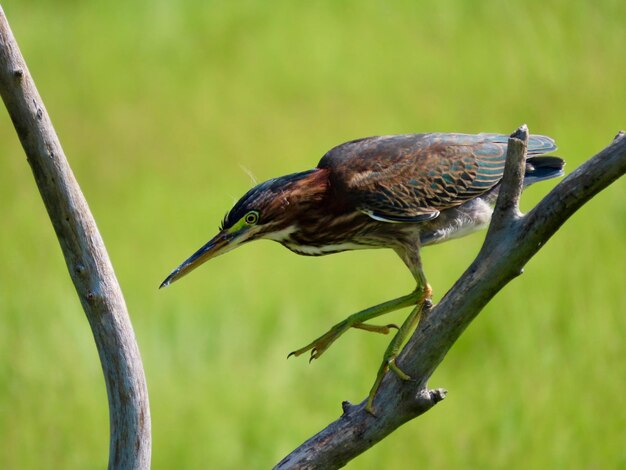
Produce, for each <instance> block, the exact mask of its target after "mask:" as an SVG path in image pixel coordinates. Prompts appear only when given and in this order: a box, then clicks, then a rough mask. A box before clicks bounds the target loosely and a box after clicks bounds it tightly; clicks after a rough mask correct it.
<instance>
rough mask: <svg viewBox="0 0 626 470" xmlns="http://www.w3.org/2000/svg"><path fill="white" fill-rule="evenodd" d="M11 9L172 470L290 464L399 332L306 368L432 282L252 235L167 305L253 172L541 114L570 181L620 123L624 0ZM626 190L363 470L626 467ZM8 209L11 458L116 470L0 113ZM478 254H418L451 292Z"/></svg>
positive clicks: (611, 197)
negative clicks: (84, 207)
mask: <svg viewBox="0 0 626 470" xmlns="http://www.w3.org/2000/svg"><path fill="white" fill-rule="evenodd" d="M2 5H3V7H4V9H5V12H6V14H7V15H8V17H9V21H10V23H11V25H12V28H13V30H14V33H15V35H16V36H17V39H18V41H19V43H20V46H21V49H22V52H23V54H24V55H25V57H26V59H27V62H28V65H29V67H30V70H31V72H32V73H33V75H34V78H35V80H36V83H37V85H38V87H39V91H40V93H41V94H42V96H43V98H44V101H45V103H46V106H47V109H48V111H49V113H50V115H51V117H52V120H53V122H54V124H55V126H56V129H57V131H58V133H59V135H60V138H61V141H62V143H63V145H64V148H65V151H66V153H67V155H68V158H69V160H70V163H71V165H72V168H73V170H74V172H75V174H76V176H77V178H78V181H79V182H80V184H81V186H82V189H83V191H84V193H85V195H86V197H87V199H88V201H89V203H90V206H91V209H92V211H93V213H94V215H95V217H96V220H97V222H98V225H99V228H100V231H101V233H102V235H103V237H104V240H105V243H106V245H107V248H108V251H109V254H110V256H111V258H112V261H113V263H114V266H115V268H116V272H117V275H118V277H119V280H120V282H121V285H122V288H123V290H124V293H125V296H126V299H127V302H128V307H129V309H130V313H131V316H132V321H133V324H134V327H135V332H136V335H137V338H138V341H139V344H140V348H141V351H142V356H143V360H144V365H145V369H146V374H147V379H148V385H149V389H150V402H151V408H152V419H153V433H154V443H153V468H157V469H169V468H225V469H239V468H268V467H270V466H271V465H272V464H274V463H276V462H277V461H278V460H280V458H282V456H283V455H285V454H286V453H288V452H289V451H290V450H291V449H292V448H294V447H295V446H296V445H298V444H300V443H301V442H302V441H303V440H304V439H306V438H307V437H309V436H310V435H312V434H313V433H314V432H316V431H317V430H319V429H321V428H322V427H323V426H324V425H325V424H327V423H328V422H330V421H331V420H334V419H335V418H336V417H337V416H338V415H339V414H340V403H341V401H342V400H345V399H348V400H351V401H355V402H356V401H360V400H361V399H363V398H364V397H365V395H366V394H367V392H368V390H369V387H370V386H371V383H372V381H373V378H374V376H375V373H376V370H377V367H378V364H379V361H380V359H381V355H382V353H383V351H384V348H385V346H386V344H387V342H388V338H385V337H381V336H377V335H371V334H366V333H364V332H358V331H355V332H351V333H349V334H347V335H346V336H345V337H344V338H342V339H341V341H339V342H338V343H336V345H334V346H333V348H332V349H331V350H330V351H329V352H327V353H326V354H325V356H324V357H323V358H322V359H321V360H320V361H317V362H315V363H314V364H312V365H308V364H307V362H306V359H301V358H300V359H291V360H289V361H287V360H286V355H287V353H288V352H289V351H291V350H293V349H295V348H297V347H300V346H302V345H303V344H305V343H308V342H309V341H310V340H311V339H313V337H315V336H317V335H319V334H321V333H323V332H324V331H326V329H327V328H328V327H330V326H331V325H332V324H334V323H336V322H337V321H339V320H340V319H342V318H344V317H345V316H346V315H347V314H349V313H353V312H354V311H356V310H358V309H361V308H364V307H367V306H370V305H373V304H375V303H377V302H380V301H383V300H387V299H390V298H393V297H396V296H398V295H401V294H404V293H406V292H408V291H409V290H410V289H411V288H412V281H411V276H410V275H409V273H408V272H407V271H406V269H405V268H404V267H403V265H402V263H401V262H400V261H399V260H398V259H396V257H395V255H394V254H393V253H392V252H386V251H363V252H353V253H345V254H341V255H336V256H329V257H321V258H306V257H298V256H295V255H294V254H292V253H290V252H289V251H287V250H285V249H284V248H282V247H280V246H279V245H278V244H273V243H270V242H260V243H255V244H250V245H247V246H245V247H242V248H241V249H239V250H237V251H235V252H232V253H229V254H228V255H227V256H224V257H220V258H218V259H216V260H214V261H211V262H210V263H208V264H207V265H205V266H203V267H202V269H200V270H198V271H196V272H194V274H193V275H192V276H190V277H188V278H185V280H184V281H182V282H180V283H177V284H175V285H174V286H172V287H170V288H168V289H166V290H161V291H158V290H157V286H158V284H159V282H160V281H161V280H162V279H163V278H164V277H165V275H166V274H167V273H168V272H169V271H170V270H171V269H172V268H173V267H175V266H176V265H177V264H178V263H179V262H180V261H182V260H183V259H184V258H185V257H187V256H188V255H189V254H191V253H192V252H193V251H194V250H195V249H196V248H198V247H199V246H200V245H201V244H203V243H204V242H205V241H207V240H208V239H209V237H211V236H212V235H213V234H214V232H215V230H216V228H217V225H218V222H219V221H220V219H221V217H222V216H223V214H224V212H225V211H226V210H227V209H229V208H230V206H231V205H232V204H233V202H234V201H235V200H236V199H237V198H238V197H239V196H240V195H241V194H242V193H243V192H244V191H245V190H247V189H248V188H249V187H250V185H251V182H250V180H249V177H248V176H247V175H246V172H245V171H244V170H243V169H242V168H246V169H249V170H250V171H251V172H252V173H254V175H256V177H257V178H258V179H259V180H264V179H268V178H270V177H273V176H277V175H280V174H285V173H290V172H294V171H299V170H304V169H307V168H310V167H312V166H314V165H315V163H316V162H317V161H318V159H319V157H320V156H321V155H322V154H323V153H324V152H325V151H326V150H328V149H329V148H330V147H332V146H334V145H336V144H338V143H341V142H344V141H346V140H349V139H353V138H356V137H361V136H367V135H375V134H389V133H407V132H426V131H458V132H481V131H489V132H503V133H509V132H511V131H513V130H514V129H515V128H516V127H517V126H518V125H520V124H521V123H523V122H526V123H528V125H529V127H530V129H531V131H533V132H535V133H544V134H548V135H551V136H553V137H554V138H556V139H557V142H558V143H559V145H560V149H559V153H558V154H559V155H562V156H563V157H565V158H566V159H567V162H568V165H567V170H568V171H571V170H573V169H574V168H576V167H577V166H578V165H579V164H580V163H581V162H582V161H584V160H585V159H586V158H588V157H590V156H591V155H593V154H594V153H595V152H596V151H598V150H600V149H601V148H603V147H604V146H605V145H606V144H608V143H609V142H610V141H611V139H612V138H613V136H614V134H615V133H616V132H617V131H618V130H619V129H622V128H624V127H626V85H625V78H626V60H625V57H626V56H625V54H624V45H625V44H626V28H625V27H624V18H625V17H626V3H624V2H623V1H622V0H615V1H610V0H606V1H598V2H586V1H578V0H568V1H546V0H528V1H526V2H524V3H519V4H517V3H514V2H500V1H495V0H493V1H481V2H479V1H476V2H470V1H462V0H429V1H423V2H413V1H394V2H383V1H363V0H360V1H330V0H327V1H312V2H300V1H295V2H294V1H286V0H279V1H274V2H263V1H251V0H250V1H233V2H217V1H200V0H197V1H192V0H188V1H181V2H171V1H163V0H157V1H154V0H152V1H148V0H139V1H134V2H129V1H120V0H115V1H106V2H105V1H89V2H85V1H70V0H67V1H63V2H61V1H58V0H54V1H53V0H49V1H43V0H37V1H35V0H10V1H9V0H7V1H4V2H2ZM554 184H556V182H554V183H553V182H548V183H544V184H541V185H536V186H534V187H533V188H531V189H529V190H528V191H527V192H526V194H525V197H524V201H523V204H524V207H525V208H529V207H531V206H532V205H533V204H534V203H536V202H537V201H538V200H539V199H540V198H541V197H542V196H543V195H544V194H545V193H546V192H547V191H548V190H549V189H550V188H551V187H552V186H553V185H554ZM625 200H626V184H625V181H624V180H620V181H617V182H616V183H615V184H613V185H612V186H611V187H610V188H609V189H607V190H606V191H604V192H603V193H601V194H600V195H599V196H597V197H596V198H595V199H593V200H592V201H591V202H590V203H589V204H587V205H586V206H585V207H583V208H582V209H581V210H580V211H579V212H578V213H577V214H576V215H575V216H574V217H572V219H571V220H570V221H568V222H567V223H566V224H565V225H564V227H563V228H562V229H561V230H560V231H559V232H558V233H557V234H556V235H555V236H554V237H553V239H551V240H550V242H549V243H548V244H547V245H546V246H545V248H544V249H542V250H541V251H540V252H539V253H538V255H537V256H536V257H535V258H534V259H533V260H531V262H530V263H529V264H528V266H527V267H526V271H525V274H524V275H523V276H521V277H520V278H518V279H516V280H515V281H514V282H512V283H511V284H510V285H509V286H507V287H506V288H505V289H504V290H503V291H502V292H501V293H500V294H499V295H498V296H497V298H496V299H494V300H493V301H492V302H491V303H490V304H489V305H488V306H487V308H485V310H484V311H483V313H482V314H481V315H480V316H479V317H478V318H477V319H476V320H475V321H474V323H473V324H472V325H471V327H470V328H469V329H468V330H467V331H466V333H465V334H464V335H463V337H462V338H461V339H460V340H459V341H458V343H457V344H456V345H455V346H454V348H453V349H452V351H451V352H450V354H449V356H448V357H447V359H446V360H445V361H444V362H443V364H442V365H441V366H440V367H439V369H438V370H437V372H436V373H435V375H434V376H433V378H432V380H431V386H438V387H439V386H440V387H445V388H447V389H448V390H449V392H450V393H449V396H448V398H447V399H446V400H445V401H444V402H442V403H441V404H439V405H438V406H437V407H435V408H434V409H433V410H431V411H430V412H428V413H427V414H426V415H424V416H422V417H420V418H419V419H417V420H415V421H413V422H411V423H409V424H407V425H405V426H404V427H403V428H401V429H400V430H398V431H397V432H395V433H394V434H393V435H391V436H390V437H389V438H387V439H386V440H385V441H383V442H382V443H380V444H379V445H377V446H376V447H374V448H373V449H371V450H370V451H369V452H367V453H366V454H364V455H363V456H360V457H358V458H357V459H356V460H354V461H353V462H352V463H350V464H349V465H348V468H354V469H370V468H434V469H466V468H481V469H485V468H487V469H488V468H494V469H498V468H510V469H527V468H538V469H541V468H568V469H572V468H573V469H578V468H580V469H607V468H626V447H625V446H624V443H625V442H626V398H625V393H624V387H625V385H626V381H625V372H626V370H625V367H624V358H625V356H626V346H625V344H624V337H625V336H626V319H625V313H626V294H625V290H624V288H625V286H626V248H625V246H626V244H625V240H626V206H625V205H624V201H625ZM0 219H1V221H2V222H1V226H2V230H0V468H3V469H31V468H81V469H82V468H104V466H105V462H106V460H107V455H108V414H107V407H106V393H105V387H104V382H103V379H102V374H101V369H100V364H99V361H98V357H97V353H96V349H95V346H94V342H93V338H92V336H91V332H90V330H89V326H88V324H87V321H86V319H85V317H84V314H83V312H82V310H81V307H80V305H79V303H78V301H77V298H76V295H75V293H74V290H73V286H72V284H71V282H70V279H69V276H68V274H67V271H66V267H65V264H64V261H63V258H62V256H61V252H60V249H59V247H58V244H57V241H56V239H55V236H54V232H53V230H52V227H51V225H50V223H49V221H48V218H47V215H46V213H45V210H44V208H43V205H42V202H41V200H40V197H39V194H38V192H37V190H36V187H35V184H34V181H33V178H32V175H31V172H30V169H29V167H28V164H27V162H26V160H25V158H24V155H23V152H22V150H21V147H20V146H19V142H18V140H17V137H16V135H15V132H14V130H13V128H12V125H11V122H10V120H9V119H8V116H7V114H6V112H5V111H4V110H2V111H0ZM483 236H484V235H483V234H477V235H473V236H471V237H468V238H465V239H463V240H459V241H455V242H452V243H449V244H444V245H442V246H437V247H433V248H429V249H427V250H425V251H424V262H425V266H426V272H427V274H428V276H429V280H430V281H431V284H432V285H433V287H434V289H435V295H436V297H437V298H440V297H441V296H442V295H443V294H444V293H445V291H446V290H447V289H448V288H449V287H450V286H451V284H452V283H453V282H454V280H455V279H456V278H457V277H458V276H459V275H460V274H461V273H462V272H463V270H464V269H465V268H466V267H467V266H468V264H469V263H470V262H471V261H472V259H473V258H474V256H475V254H476V253H477V250H478V249H479V247H480V244H481V241H482V238H483ZM402 315H404V313H400V314H399V315H395V316H392V318H390V319H394V320H396V321H401V319H402Z"/></svg>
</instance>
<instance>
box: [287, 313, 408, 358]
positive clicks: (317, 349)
mask: <svg viewBox="0 0 626 470" xmlns="http://www.w3.org/2000/svg"><path fill="white" fill-rule="evenodd" d="M350 328H358V329H359V330H365V331H371V332H373V333H380V334H383V335H386V334H388V333H389V332H390V331H391V330H392V329H396V330H399V329H400V328H399V327H398V325H396V324H394V323H390V324H388V325H370V324H369V323H352V322H351V321H350V320H349V319H345V320H344V321H342V322H341V323H337V324H336V325H335V326H333V327H332V328H331V329H330V330H329V331H328V332H327V333H325V334H323V335H322V336H320V337H319V338H317V339H316V340H314V341H312V342H311V343H309V344H307V345H306V346H305V347H303V348H300V349H298V350H296V351H292V352H290V353H289V355H288V356H287V358H290V357H291V356H295V357H298V356H300V355H301V354H304V353H305V352H307V351H311V356H310V357H309V362H311V361H312V360H313V359H319V357H320V356H321V355H322V354H324V352H325V351H326V350H327V349H328V348H329V347H330V345H331V344H333V343H334V342H335V340H336V339H337V338H339V337H340V336H341V335H342V334H344V333H345V332H346V331H348V330H349V329H350Z"/></svg>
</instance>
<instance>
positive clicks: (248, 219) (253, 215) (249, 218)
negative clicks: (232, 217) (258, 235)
mask: <svg viewBox="0 0 626 470" xmlns="http://www.w3.org/2000/svg"><path fill="white" fill-rule="evenodd" d="M243 220H244V222H245V223H247V224H248V225H254V224H256V223H257V222H258V221H259V213H258V212H257V211H250V212H248V213H247V214H246V215H245V216H244V218H243Z"/></svg>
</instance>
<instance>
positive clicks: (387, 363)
mask: <svg viewBox="0 0 626 470" xmlns="http://www.w3.org/2000/svg"><path fill="white" fill-rule="evenodd" d="M396 357H397V354H396V353H392V354H389V355H387V354H385V357H384V359H383V362H382V364H381V365H380V368H379V369H378V373H377V374H376V380H375V381H374V385H372V389H371V390H370V393H369V395H368V397H367V403H366V404H365V411H367V412H368V413H369V414H371V415H372V416H376V414H375V413H374V408H373V404H374V398H376V394H377V393H378V389H379V388H380V384H381V383H382V381H383V377H384V376H385V374H386V373H387V371H389V370H391V371H392V372H394V373H395V374H396V375H397V376H398V377H399V378H400V379H401V380H411V377H410V376H409V375H408V374H406V373H404V371H403V370H402V369H400V367H398V365H397V364H396Z"/></svg>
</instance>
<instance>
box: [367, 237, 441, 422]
mask: <svg viewBox="0 0 626 470" xmlns="http://www.w3.org/2000/svg"><path fill="white" fill-rule="evenodd" d="M418 250H419V248H417V249H415V250H411V251H410V252H401V253H398V254H399V255H400V257H401V258H402V259H403V260H404V262H405V263H406V264H407V266H408V267H409V269H410V270H411V272H412V273H413V276H414V277H415V280H416V281H417V288H416V289H415V294H416V295H417V297H418V301H417V302H416V303H417V305H416V306H415V308H414V309H413V310H411V313H410V314H409V316H408V317H407V318H406V320H404V323H403V324H402V326H401V327H400V329H399V330H398V332H397V333H396V335H395V336H394V337H393V339H392V340H391V342H390V343H389V346H387V349H386V350H385V355H384V356H383V362H382V364H381V365H380V367H379V369H378V373H377V374H376V380H375V381H374V385H373V386H372V389H371V390H370V393H369V396H368V398H367V404H366V405H365V410H366V411H367V412H368V413H370V414H372V415H373V414H374V411H373V409H372V404H373V402H374V398H375V397H376V393H377V392H378V388H379V387H380V384H381V383H382V381H383V377H384V376H385V374H386V373H387V371H388V370H392V371H393V372H394V373H395V374H396V375H397V376H398V377H400V378H401V379H402V380H410V379H411V377H410V376H409V375H407V374H406V373H404V372H403V371H402V369H400V368H399V367H398V366H397V364H396V358H397V357H398V354H400V351H401V349H402V346H403V344H404V343H405V341H406V340H407V338H408V337H409V335H410V334H411V332H412V331H413V330H415V328H416V327H417V325H418V324H419V321H420V318H421V316H422V313H423V311H424V306H425V305H426V301H427V300H429V299H430V298H431V296H432V292H433V291H432V289H431V287H430V285H429V284H428V281H426V276H425V275H424V272H423V271H422V263H421V260H420V257H419V251H418Z"/></svg>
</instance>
